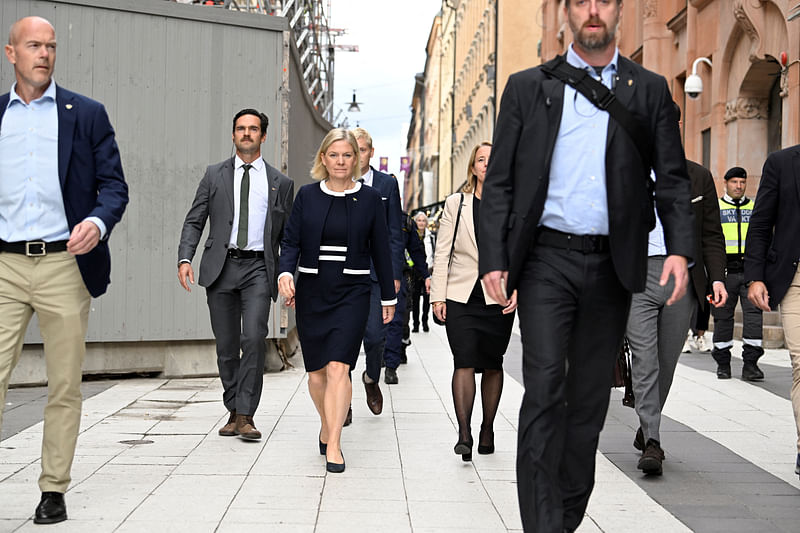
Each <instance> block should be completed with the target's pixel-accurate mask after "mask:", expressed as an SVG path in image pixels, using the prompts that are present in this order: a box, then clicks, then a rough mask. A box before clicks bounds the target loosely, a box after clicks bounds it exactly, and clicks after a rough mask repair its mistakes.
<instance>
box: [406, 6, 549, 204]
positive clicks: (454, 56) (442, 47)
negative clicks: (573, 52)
mask: <svg viewBox="0 0 800 533" xmlns="http://www.w3.org/2000/svg"><path fill="white" fill-rule="evenodd" d="M541 27H542V24H541V6H540V3H539V2H531V1H530V0H444V1H443V2H442V9H441V12H440V13H439V15H437V17H436V18H435V20H434V23H433V25H432V27H431V33H430V35H429V38H428V47H427V55H428V57H427V60H426V65H425V71H424V78H423V84H422V85H423V88H422V94H421V95H419V98H416V93H415V100H414V102H412V113H413V115H414V120H413V121H412V126H411V127H410V129H409V145H408V149H409V154H408V155H409V156H410V157H411V158H412V160H414V154H413V153H412V140H413V139H414V138H415V137H414V135H415V133H414V132H413V131H411V129H412V128H415V127H418V126H419V125H420V124H422V128H421V131H420V132H419V133H420V135H421V137H420V138H419V143H418V145H414V146H415V148H413V149H414V150H419V151H420V154H419V160H420V166H419V167H417V171H416V172H415V173H411V172H409V173H408V174H407V178H406V186H407V187H409V186H410V187H411V188H412V189H413V190H414V191H416V193H415V194H410V195H407V204H406V208H407V209H409V210H413V209H415V208H417V207H420V206H425V205H429V204H431V203H435V202H439V201H442V200H444V198H446V197H447V195H449V194H451V193H452V192H454V191H457V190H458V189H459V188H460V187H461V186H462V185H463V184H464V183H465V182H466V178H467V164H468V162H469V156H470V153H471V152H472V149H473V147H474V146H475V145H477V144H480V143H481V142H483V141H491V139H492V136H493V134H494V123H495V119H496V116H497V102H498V101H499V99H500V95H501V94H502V91H503V88H504V87H505V83H506V81H507V80H508V76H509V75H510V74H512V73H513V72H516V71H518V70H522V69H524V68H528V67H532V66H535V65H537V64H539V63H540V58H539V46H540V39H541ZM498 82H499V83H498ZM411 182H413V183H411Z"/></svg>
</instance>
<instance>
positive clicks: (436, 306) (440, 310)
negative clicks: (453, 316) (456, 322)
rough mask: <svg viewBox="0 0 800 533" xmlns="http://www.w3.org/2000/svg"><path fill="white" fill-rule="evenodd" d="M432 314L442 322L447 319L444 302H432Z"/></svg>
mask: <svg viewBox="0 0 800 533" xmlns="http://www.w3.org/2000/svg"><path fill="white" fill-rule="evenodd" d="M433 314H434V315H436V318H438V319H439V320H441V321H442V322H444V321H445V320H447V304H446V303H444V302H433Z"/></svg>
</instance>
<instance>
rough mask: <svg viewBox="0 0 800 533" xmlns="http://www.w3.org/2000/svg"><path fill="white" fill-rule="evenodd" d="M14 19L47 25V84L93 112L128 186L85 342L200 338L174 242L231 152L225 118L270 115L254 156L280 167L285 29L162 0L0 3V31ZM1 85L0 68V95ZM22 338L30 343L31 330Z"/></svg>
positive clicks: (197, 306) (7, 69)
mask: <svg viewBox="0 0 800 533" xmlns="http://www.w3.org/2000/svg"><path fill="white" fill-rule="evenodd" d="M25 15H41V16H44V17H45V18H47V19H48V20H50V21H51V22H52V23H53V24H54V26H55V27H56V35H57V39H58V55H57V62H56V70H55V79H56V81H57V82H58V83H59V84H61V85H63V86H64V87H66V88H69V89H71V90H74V91H77V92H80V93H82V94H85V95H87V96H90V97H92V98H95V99H97V100H99V101H101V102H103V104H105V106H106V108H107V109H108V112H109V116H110V117H111V122H112V124H113V125H114V127H115V129H116V132H117V141H118V143H119V146H120V151H121V153H122V162H123V167H124V170H125V175H126V178H127V181H128V183H129V186H130V196H131V202H130V204H129V206H128V209H127V212H126V214H125V217H124V218H123V220H122V222H121V223H120V224H119V225H118V226H117V227H116V228H115V230H114V232H113V234H112V236H111V241H110V244H111V249H112V261H113V264H112V274H111V275H112V283H111V286H110V287H109V291H108V293H107V294H106V295H105V296H103V297H102V298H100V299H97V300H94V301H93V302H92V314H91V318H90V321H89V334H88V339H89V340H90V341H137V340H189V339H208V338H212V335H211V330H210V326H209V319H208V309H207V306H206V302H205V291H204V290H202V288H200V287H198V288H197V289H195V290H194V291H193V292H192V294H187V293H185V291H184V290H183V289H182V288H180V286H179V285H178V282H177V276H176V266H175V263H176V254H177V244H178V238H179V235H180V230H181V226H182V224H183V218H184V216H185V214H186V211H187V210H188V208H189V205H190V204H191V200H192V198H193V197H194V192H195V190H196V187H197V183H198V182H199V180H200V178H201V177H202V175H203V172H204V170H205V167H206V166H207V165H208V164H211V163H215V162H217V161H220V160H222V159H224V158H227V157H230V156H231V155H232V153H233V147H232V143H231V119H232V117H233V115H234V114H235V113H236V111H238V110H239V109H241V108H244V107H255V108H257V109H259V110H262V111H263V112H265V113H266V114H267V115H268V116H269V117H270V121H271V124H270V128H269V130H268V132H267V142H266V144H265V146H264V156H265V158H266V159H267V161H269V162H270V163H272V164H273V165H274V166H278V167H279V166H280V161H281V157H280V139H278V138H277V137H278V136H279V135H280V124H279V123H280V117H281V109H280V85H281V81H282V71H283V64H282V61H283V50H282V45H283V36H282V32H283V31H284V30H285V29H286V28H287V24H286V21H285V20H284V19H280V18H276V17H268V16H264V15H250V14H244V13H233V12H228V11H224V10H221V9H211V8H201V7H198V6H186V5H180V4H174V3H171V2H164V1H163V0H137V1H136V2H130V1H123V0H83V1H77V0H52V1H30V0H2V2H0V28H4V29H6V30H7V29H8V28H9V27H10V26H11V24H12V23H13V22H14V21H15V20H17V19H18V18H20V17H22V16H25ZM13 81H14V74H13V68H11V66H10V65H9V64H8V62H7V61H3V66H2V68H0V88H2V90H3V92H5V91H6V90H8V89H9V88H10V87H11V85H12V83H13ZM196 259H197V260H199V254H198V257H197V258H196ZM197 260H196V261H195V265H197V264H198V261H197ZM274 323H276V322H275V321H274V320H273V321H272V322H271V325H272V324H274ZM275 332H276V331H275V329H274V328H272V327H271V331H270V334H271V335H273V334H274V333H275ZM26 341H28V342H40V339H39V335H38V327H36V325H35V324H32V327H31V328H30V329H29V332H28V336H27V337H26Z"/></svg>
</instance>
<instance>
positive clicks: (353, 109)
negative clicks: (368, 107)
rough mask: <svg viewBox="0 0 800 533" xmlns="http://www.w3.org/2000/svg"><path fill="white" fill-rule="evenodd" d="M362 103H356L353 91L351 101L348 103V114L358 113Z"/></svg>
mask: <svg viewBox="0 0 800 533" xmlns="http://www.w3.org/2000/svg"><path fill="white" fill-rule="evenodd" d="M363 103H364V102H356V92H355V91H353V101H352V102H350V106H349V107H348V108H347V112H348V113H359V112H361V108H360V107H358V105H359V104H363Z"/></svg>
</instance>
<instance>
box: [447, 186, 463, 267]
mask: <svg viewBox="0 0 800 533" xmlns="http://www.w3.org/2000/svg"><path fill="white" fill-rule="evenodd" d="M458 194H459V200H458V213H457V214H456V226H455V228H454V229H453V241H452V242H451V243H450V259H448V260H447V271H448V272H450V265H451V264H452V263H453V252H454V251H455V249H456V235H458V223H459V222H460V221H461V206H462V205H463V204H464V193H463V192H461V193H458Z"/></svg>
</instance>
